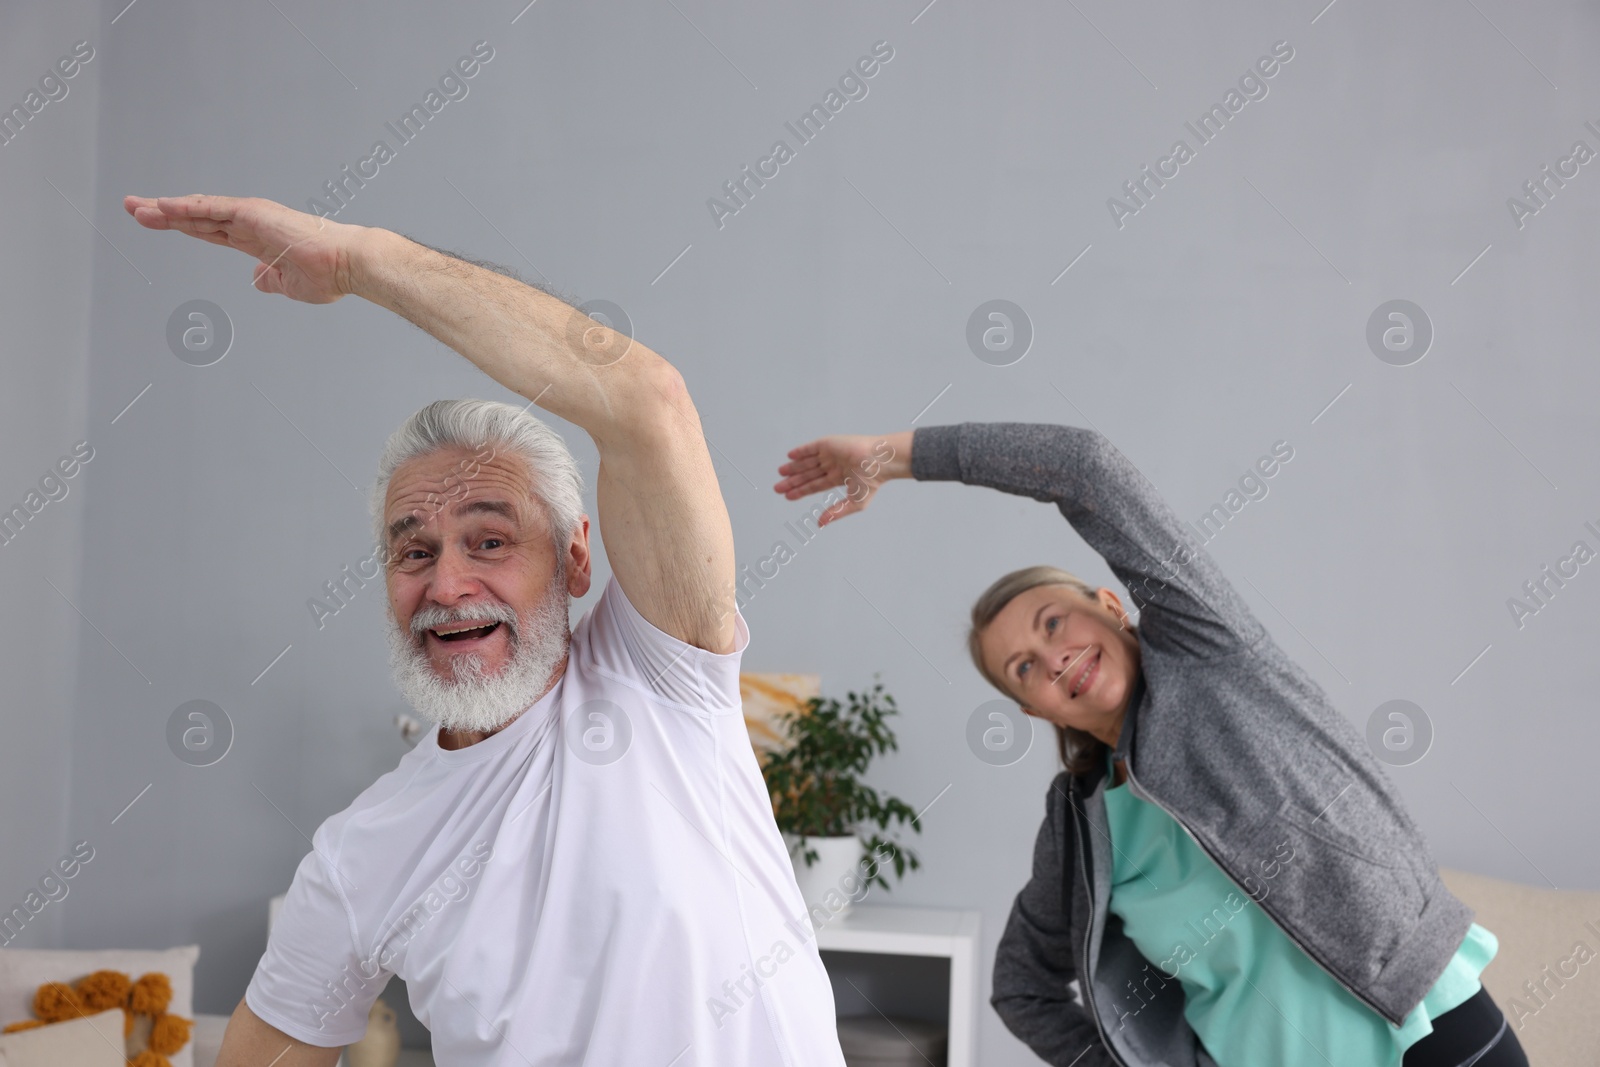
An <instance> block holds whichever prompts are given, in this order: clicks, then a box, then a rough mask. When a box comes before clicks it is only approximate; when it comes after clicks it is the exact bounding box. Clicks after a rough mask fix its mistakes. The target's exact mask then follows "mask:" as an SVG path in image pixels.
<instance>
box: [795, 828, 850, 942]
mask: <svg viewBox="0 0 1600 1067" xmlns="http://www.w3.org/2000/svg"><path fill="white" fill-rule="evenodd" d="M783 839H784V843H785V844H786V845H788V847H789V862H790V863H791V864H792V865H793V866H794V880H795V882H797V883H798V884H799V886H800V898H801V899H802V900H804V901H805V902H806V910H807V911H808V912H810V913H811V916H812V920H811V921H812V924H813V925H816V924H818V923H820V922H821V921H823V919H824V918H825V917H827V918H831V917H834V916H838V915H843V914H844V913H845V912H847V911H849V910H850V905H851V904H852V903H854V901H855V900H858V899H860V898H861V897H862V896H863V894H864V893H865V891H866V885H865V868H864V865H863V862H862V861H863V860H865V859H866V855H867V850H866V846H864V845H863V844H862V843H861V839H860V838H859V837H857V836H856V835H855V834H849V835H846V836H843V837H808V838H805V839H804V844H803V845H802V843H801V840H802V839H801V838H800V837H798V836H797V835H794V834H788V833H785V834H784V835H783ZM807 849H811V850H814V851H815V852H816V853H817V858H816V859H815V860H813V861H812V863H811V866H809V867H808V866H806V861H805V852H806V850H807ZM819 908H820V909H822V910H821V911H818V910H817V909H819Z"/></svg>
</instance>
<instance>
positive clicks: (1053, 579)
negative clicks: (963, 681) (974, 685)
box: [967, 564, 1139, 776]
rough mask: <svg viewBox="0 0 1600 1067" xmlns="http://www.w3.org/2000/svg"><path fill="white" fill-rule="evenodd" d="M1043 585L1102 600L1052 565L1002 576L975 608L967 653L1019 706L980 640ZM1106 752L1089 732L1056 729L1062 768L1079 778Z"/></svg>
mask: <svg viewBox="0 0 1600 1067" xmlns="http://www.w3.org/2000/svg"><path fill="white" fill-rule="evenodd" d="M1041 585H1064V586H1067V587H1068V588H1069V589H1072V590H1074V591H1076V592H1078V593H1081V594H1083V595H1084V596H1085V597H1087V598H1088V599H1090V600H1093V601H1096V602H1098V601H1099V596H1098V592H1099V591H1098V589H1097V588H1096V587H1095V586H1092V585H1090V584H1089V583H1088V582H1086V581H1084V580H1083V579H1082V578H1079V577H1078V576H1077V575H1075V574H1072V573H1069V572H1068V571H1064V570H1062V569H1061V568H1060V567H1052V566H1050V565H1049V564H1039V565H1038V566H1035V567H1023V568H1022V569H1021V570H1015V571H1012V572H1011V573H1010V574H1006V575H1002V576H1001V577H1000V578H999V579H998V580H997V581H995V583H994V584H993V585H991V586H989V588H987V589H985V590H984V591H983V595H982V596H980V597H978V601H977V603H975V604H973V605H972V628H971V629H969V630H968V631H967V652H968V653H969V654H970V655H971V656H972V662H973V665H974V666H976V667H977V668H978V673H979V674H981V675H983V678H984V680H985V681H987V682H988V683H989V684H990V685H992V686H994V687H995V688H996V689H998V690H1000V692H1002V693H1004V694H1005V695H1006V696H1007V697H1009V698H1010V699H1012V700H1015V701H1017V703H1019V704H1021V703H1022V701H1021V700H1020V699H1019V698H1018V697H1017V695H1016V694H1015V693H1013V692H1012V691H1011V689H1010V688H1009V687H1008V686H1007V685H1006V683H1005V679H1003V678H1001V677H1000V676H999V675H997V674H995V673H994V672H993V671H991V670H990V669H989V666H988V664H986V663H985V662H984V660H983V647H982V645H981V644H980V643H979V641H980V639H981V638H982V636H983V632H984V631H985V630H986V629H988V627H989V624H990V623H991V622H993V621H994V619H995V616H996V615H999V614H1000V612H1001V611H1002V610H1003V609H1004V608H1005V606H1006V605H1007V604H1009V603H1011V601H1012V599H1014V598H1015V597H1016V596H1017V595H1018V594H1019V593H1025V592H1027V591H1028V590H1029V589H1035V588H1037V587H1039V586H1041ZM1126 625H1127V628H1128V629H1129V630H1131V631H1133V633H1134V635H1135V636H1138V633H1139V629H1138V627H1136V626H1135V625H1134V624H1133V623H1131V622H1130V623H1127V624H1126ZM1105 752H1106V743H1105V742H1104V741H1101V740H1100V739H1099V738H1098V737H1096V736H1094V735H1093V734H1091V733H1089V732H1088V731H1087V730H1079V729H1076V728H1075V727H1071V726H1056V755H1057V756H1058V757H1060V759H1061V765H1062V767H1064V768H1065V769H1066V770H1067V772H1068V773H1070V774H1072V775H1075V776H1076V775H1081V774H1085V773H1087V772H1088V771H1090V770H1093V769H1094V768H1095V767H1097V766H1099V765H1100V764H1102V763H1104V762H1105V758H1106V757H1105Z"/></svg>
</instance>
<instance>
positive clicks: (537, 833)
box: [245, 578, 844, 1067]
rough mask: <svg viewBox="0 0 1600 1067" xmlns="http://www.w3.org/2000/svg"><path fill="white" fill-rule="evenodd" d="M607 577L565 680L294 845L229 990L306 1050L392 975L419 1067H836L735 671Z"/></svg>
mask: <svg viewBox="0 0 1600 1067" xmlns="http://www.w3.org/2000/svg"><path fill="white" fill-rule="evenodd" d="M749 643H750V632H749V628H748V626H747V625H746V623H745V619H744V616H743V615H742V614H740V615H738V616H737V647H736V648H735V649H734V651H732V652H729V653H725V654H720V655H719V654H716V653H712V652H709V651H707V650H705V649H702V648H697V647H695V646H693V645H690V644H687V643H686V642H684V641H680V640H678V639H677V638H676V637H673V636H671V635H670V634H667V633H665V632H663V631H662V630H660V629H658V628H657V627H655V626H654V625H652V624H651V623H650V622H649V620H647V619H646V618H645V617H644V616H642V615H641V614H639V611H638V609H637V608H635V607H634V606H633V604H632V603H630V602H629V601H628V598H627V596H626V595H625V594H624V593H623V590H622V587H621V586H620V585H619V584H618V583H617V581H616V579H615V578H611V579H610V580H609V581H607V583H606V586H605V589H604V590H603V591H602V593H601V595H600V597H599V599H598V601H597V602H596V603H595V604H594V606H593V608H592V609H591V610H590V611H589V612H587V613H586V614H585V615H584V617H583V618H582V619H581V620H580V621H579V622H578V624H577V626H576V627H575V628H574V630H573V633H572V645H571V652H570V657H569V660H568V664H567V669H566V671H565V672H564V673H563V675H562V677H561V679H560V681H558V682H557V683H556V685H555V687H554V688H553V689H551V690H550V692H549V693H546V694H545V695H544V696H543V697H541V698H540V699H539V700H538V701H536V702H535V703H534V704H532V705H530V706H529V707H528V709H527V710H526V711H524V712H523V713H522V714H521V715H520V716H519V717H518V718H517V719H516V720H515V721H514V722H512V723H511V725H509V726H507V727H505V728H504V729H502V730H501V731H500V732H498V733H496V734H494V735H493V736H491V737H488V738H486V739H484V740H483V741H480V742H478V743H477V744H475V745H469V746H467V747H466V748H461V749H453V750H447V749H441V748H440V747H439V743H438V731H437V729H435V730H433V731H431V732H430V733H429V734H428V735H427V737H426V738H425V739H424V740H423V741H422V742H420V743H419V744H418V745H417V746H416V748H414V749H413V750H411V751H410V752H408V753H406V755H405V756H403V757H402V758H401V760H400V762H399V764H398V765H397V766H396V767H395V769H394V770H392V771H390V772H389V773H387V774H385V775H383V776H382V777H381V778H379V779H378V780H377V781H376V782H374V783H373V784H372V785H371V786H369V787H368V788H367V789H366V790H364V791H363V792H362V793H361V795H360V796H358V797H356V799H355V800H354V801H353V802H352V803H351V804H350V806H349V807H348V808H346V809H345V810H343V811H341V812H339V813H338V814H336V815H333V816H331V817H329V818H328V819H327V820H326V821H324V822H323V823H322V825H321V826H320V827H318V828H317V831H316V834H315V836H314V837H313V841H312V851H311V852H309V853H308V854H307V855H306V857H305V858H304V859H303V860H302V861H301V863H300V866H299V869H298V870H297V871H296V872H295V876H294V881H293V883H292V884H291V885H290V887H289V891H288V894H287V896H286V898H285V900H284V902H283V907H282V909H281V911H280V912H279V915H278V917H277V919H276V921H275V922H274V924H273V926H272V930H271V933H270V936H269V937H268V939H267V950H266V953H265V954H264V955H263V956H262V957H261V962H260V964H259V965H258V966H257V967H256V971H255V975H254V976H253V977H252V978H251V980H250V985H249V987H248V988H247V989H246V990H245V1002H246V1003H247V1004H248V1005H249V1007H250V1010H251V1011H253V1012H254V1013H255V1014H256V1015H257V1016H259V1017H260V1018H261V1019H263V1020H264V1021H266V1022H267V1023H268V1024H270V1025H272V1026H275V1027H277V1028H278V1029H279V1030H282V1031H283V1032H284V1033H286V1034H288V1035H290V1036H291V1037H294V1038H297V1039H299V1040H301V1041H304V1042H307V1043H309V1044H313V1045H319V1046H338V1045H346V1044H350V1043H352V1042H354V1041H356V1040H359V1039H360V1038H361V1036H362V1035H363V1033H365V1031H366V1028H367V1012H368V1010H369V1009H370V1008H371V1006H372V1003H373V1001H374V1000H375V999H376V997H377V995H378V993H379V992H380V991H381V990H382V988H383V986H384V984H385V983H386V982H387V981H388V980H389V976H390V975H391V974H397V975H399V976H400V977H401V978H402V979H404V980H405V983H406V989H407V991H408V993H409V995H410V1000H411V1007H412V1010H413V1011H414V1012H415V1013H416V1016H417V1018H418V1019H419V1020H420V1021H421V1022H422V1023H423V1024H424V1025H426V1026H427V1027H428V1029H429V1031H430V1032H431V1034H432V1039H433V1055H434V1059H435V1061H436V1062H438V1063H439V1064H441V1065H442V1067H491V1065H494V1067H512V1065H515V1067H556V1065H567V1064H572V1065H577V1064H580V1063H583V1064H589V1065H591V1067H606V1065H618V1067H621V1065H626V1067H669V1065H670V1067H690V1065H702V1064H704V1065H724V1064H726V1065H729V1067H843V1065H844V1057H843V1055H842V1054H841V1052H840V1048H839V1038H838V1031H837V1028H836V1023H835V1017H834V1000H833V990H832V987H831V985H830V983H829V981H828V974H827V972H826V970H824V968H823V965H822V961H821V957H820V956H819V955H818V953H817V948H816V942H815V940H814V935H813V934H812V928H811V926H810V924H809V920H808V917H807V915H806V912H805V905H804V902H803V900H802V898H801V896H800V891H799V888H798V887H797V885H796V884H795V878H794V870H793V868H792V867H791V865H790V862H789V857H788V853H787V851H786V850H785V847H784V843H783V839H782V837H781V836H780V835H779V833H778V828H777V825H776V823H775V822H774V821H773V815H772V802H771V799H770V797H769V795H768V793H767V790H766V786H765V784H764V782H763V780H762V777H761V772H760V768H759V766H758V765H757V762H756V757H755V753H754V751H753V750H752V748H751V745H750V738H749V734H748V733H747V732H746V729H745V725H744V716H743V714H742V710H741V706H740V699H739V660H740V658H741V656H742V655H743V653H744V650H745V648H746V647H747V646H748V645H749Z"/></svg>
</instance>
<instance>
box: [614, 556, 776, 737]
mask: <svg viewBox="0 0 1600 1067" xmlns="http://www.w3.org/2000/svg"><path fill="white" fill-rule="evenodd" d="M734 618H735V623H734V625H735V636H734V647H733V650H732V651H730V652H723V653H717V652H712V651H710V650H708V649H704V648H700V647H698V646H696V645H691V644H689V643H688V642H687V641H683V640H680V639H678V638H676V637H674V636H673V635H671V634H669V633H667V632H666V631H664V630H662V629H660V628H659V627H657V626H656V625H655V624H654V623H652V622H651V621H650V620H649V619H646V618H645V617H644V616H643V615H641V614H640V613H639V609H638V608H636V607H634V606H633V602H632V601H630V600H629V599H628V595H627V594H626V593H625V592H623V589H622V585H621V583H620V582H618V581H617V579H616V576H615V575H613V576H612V577H611V578H609V579H608V580H607V581H606V587H605V589H604V590H603V591H602V592H601V594H600V599H599V600H598V601H596V603H595V606H594V609H593V613H592V615H591V616H590V619H589V626H590V634H589V648H588V655H589V656H590V661H591V663H592V664H593V666H594V667H595V668H596V669H598V670H599V671H600V672H601V673H603V674H608V675H611V676H612V677H614V678H618V679H620V680H622V681H624V682H627V683H628V684H630V685H632V686H635V687H636V688H640V689H643V690H645V691H646V692H649V693H651V694H653V695H654V696H655V698H656V699H658V700H661V701H664V702H667V703H672V704H679V705H682V706H684V707H688V708H691V709H694V710H699V711H711V712H728V711H735V710H739V709H740V707H741V702H740V699H739V661H740V660H741V659H742V658H743V656H744V650H745V648H746V647H748V646H749V644H750V628H749V626H748V625H747V624H746V623H745V618H744V615H743V613H741V612H740V611H739V610H738V607H737V606H735V608H734Z"/></svg>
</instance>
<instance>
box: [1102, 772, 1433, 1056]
mask: <svg viewBox="0 0 1600 1067" xmlns="http://www.w3.org/2000/svg"><path fill="white" fill-rule="evenodd" d="M1123 768H1124V769H1125V770H1126V771H1127V774H1128V784H1129V785H1130V786H1132V787H1133V790H1134V794H1135V795H1136V796H1139V797H1141V798H1143V799H1145V800H1148V801H1149V802H1150V803H1152V804H1154V805H1155V806H1156V807H1158V808H1160V809H1161V810H1162V811H1164V812H1166V813H1167V816H1168V817H1169V818H1170V819H1172V821H1173V822H1175V823H1177V824H1178V825H1179V826H1181V827H1183V832H1184V833H1186V834H1188V835H1189V839H1190V840H1191V841H1193V842H1194V843H1195V844H1196V845H1198V846H1200V851H1202V852H1204V853H1205V854H1206V855H1207V856H1209V857H1210V859H1211V862H1212V863H1215V864H1216V865H1217V867H1218V868H1219V869H1220V870H1221V871H1222V872H1223V873H1224V874H1226V875H1227V876H1228V877H1229V878H1232V879H1233V881H1234V882H1235V883H1237V884H1239V885H1241V887H1242V885H1243V883H1242V882H1240V880H1239V879H1238V878H1236V877H1234V874H1233V872H1232V871H1230V870H1228V868H1227V866H1226V865H1225V864H1224V863H1223V862H1222V861H1221V860H1220V859H1218V858H1217V856H1216V854H1215V853H1214V852H1212V851H1211V850H1210V849H1209V848H1207V847H1206V844H1205V842H1204V841H1202V840H1200V838H1199V837H1198V836H1196V835H1195V832H1194V831H1193V830H1191V829H1189V827H1188V826H1186V825H1185V824H1184V822H1183V820H1182V819H1180V818H1178V817H1177V815H1175V814H1173V812H1172V810H1171V809H1170V808H1168V807H1167V806H1166V805H1165V804H1163V803H1161V801H1159V800H1157V799H1156V798H1155V797H1154V796H1151V795H1150V793H1148V792H1147V791H1146V790H1145V789H1144V787H1143V786H1141V785H1139V783H1138V781H1137V780H1136V779H1135V778H1134V777H1133V765H1132V761H1130V760H1124V761H1123ZM1080 851H1081V850H1080ZM1246 895H1248V893H1246ZM1093 903H1094V901H1093V898H1092V897H1091V898H1090V906H1091V907H1092V906H1093ZM1255 904H1256V906H1257V907H1258V908H1261V912H1262V914H1264V915H1265V916H1266V917H1267V918H1269V919H1271V920H1272V922H1273V925H1275V926H1277V928H1278V929H1279V930H1282V931H1283V933H1284V936H1286V937H1288V938H1289V940H1291V941H1293V942H1294V943H1295V945H1297V946H1298V947H1299V949H1300V951H1302V952H1304V953H1305V954H1306V955H1307V956H1309V957H1310V958H1311V960H1312V962H1314V963H1315V964H1316V965H1317V966H1318V967H1321V968H1322V970H1323V971H1324V972H1325V973H1326V974H1327V975H1328V977H1329V978H1332V979H1333V980H1334V981H1335V982H1338V983H1339V984H1340V985H1341V986H1343V987H1344V989H1345V991H1346V992H1348V993H1349V994H1350V995H1351V996H1353V997H1355V998H1356V999H1357V1000H1359V1001H1361V1003H1363V1004H1365V1005H1366V1006H1367V1007H1369V1008H1371V1009H1372V1010H1373V1011H1375V1012H1377V1013H1378V1016H1379V1018H1381V1019H1383V1020H1384V1021H1385V1022H1387V1023H1389V1024H1390V1025H1391V1026H1399V1025H1400V1023H1397V1022H1395V1021H1393V1020H1392V1019H1390V1018H1389V1014H1388V1013H1387V1012H1385V1011H1384V1010H1383V1009H1382V1008H1380V1007H1378V1005H1376V1004H1374V1003H1373V1002H1372V1000H1371V999H1370V998H1368V997H1365V996H1362V995H1361V994H1360V993H1359V992H1357V991H1356V990H1354V989H1352V988H1351V987H1350V983H1348V982H1346V981H1345V980H1344V979H1343V978H1340V977H1339V976H1338V975H1337V974H1334V973H1333V969H1332V968H1331V967H1329V966H1328V964H1327V962H1326V961H1324V960H1323V959H1322V957H1320V956H1318V955H1317V954H1316V953H1315V952H1313V951H1312V950H1311V947H1310V946H1309V945H1307V944H1305V943H1304V942H1303V941H1302V940H1301V939H1300V938H1298V937H1296V936H1295V934H1294V933H1293V931H1291V930H1290V929H1289V928H1288V927H1287V926H1285V925H1284V924H1283V922H1282V921H1281V920H1280V919H1279V918H1278V917H1277V916H1276V915H1274V914H1272V912H1271V911H1269V910H1268V909H1267V908H1266V907H1265V906H1264V905H1263V904H1262V903H1261V901H1259V900H1257V901H1256V902H1255ZM1091 914H1092V913H1091ZM1085 943H1087V942H1085ZM1404 1021H1405V1020H1404V1019H1402V1020H1401V1022H1404Z"/></svg>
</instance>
